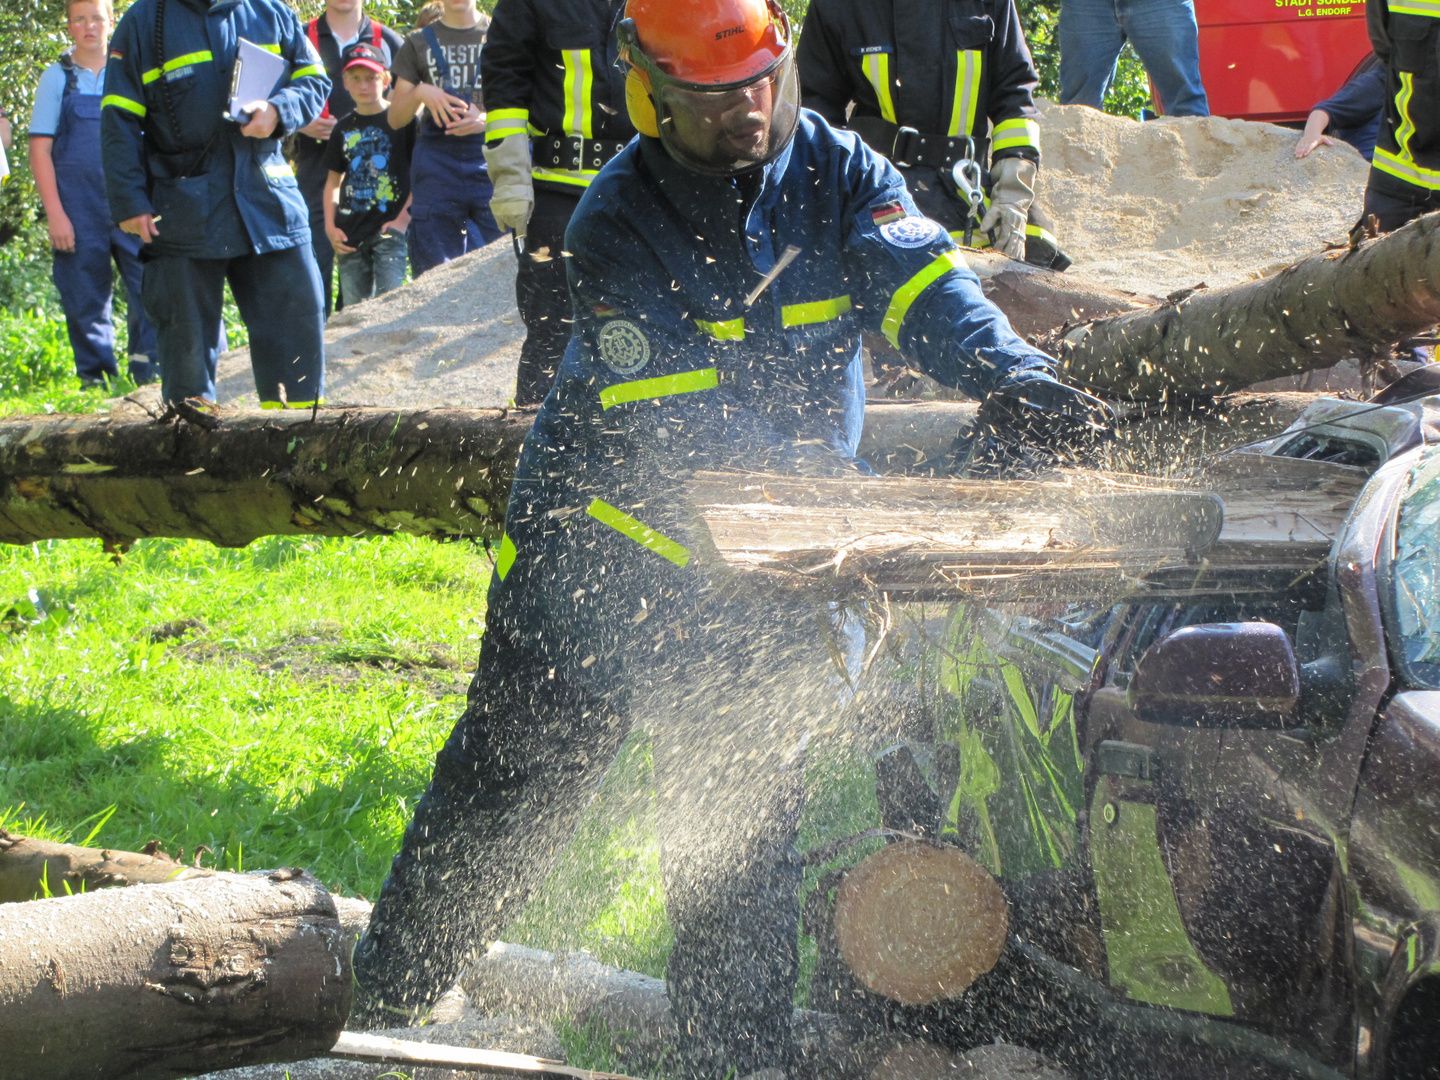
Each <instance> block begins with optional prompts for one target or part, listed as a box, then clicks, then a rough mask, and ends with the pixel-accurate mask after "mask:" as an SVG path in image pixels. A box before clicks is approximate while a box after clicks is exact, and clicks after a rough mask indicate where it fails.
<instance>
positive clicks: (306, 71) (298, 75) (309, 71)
mask: <svg viewBox="0 0 1440 1080" xmlns="http://www.w3.org/2000/svg"><path fill="white" fill-rule="evenodd" d="M324 74H325V69H324V68H323V67H321V66H320V65H319V64H306V65H305V66H304V67H302V68H296V69H295V73H294V74H293V75H291V76H290V81H291V82H294V81H295V80H296V79H303V78H305V76H307V75H324Z"/></svg>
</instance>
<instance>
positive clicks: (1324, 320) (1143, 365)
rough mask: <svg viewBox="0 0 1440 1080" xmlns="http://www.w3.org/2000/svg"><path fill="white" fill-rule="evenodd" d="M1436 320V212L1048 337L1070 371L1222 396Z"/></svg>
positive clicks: (1125, 391)
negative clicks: (1350, 245) (1349, 245)
mask: <svg viewBox="0 0 1440 1080" xmlns="http://www.w3.org/2000/svg"><path fill="white" fill-rule="evenodd" d="M1437 323H1440V214H1428V215H1426V216H1425V217H1422V218H1419V219H1417V220H1415V221H1412V222H1411V223H1410V224H1408V225H1406V226H1405V227H1404V228H1401V229H1397V230H1395V231H1394V232H1392V233H1387V234H1386V235H1385V236H1382V237H1380V238H1379V239H1377V240H1372V241H1369V242H1366V243H1364V244H1362V245H1361V246H1360V247H1358V248H1356V249H1354V250H1349V249H1342V250H1339V251H1331V252H1326V253H1325V254H1322V255H1315V256H1312V257H1311V258H1309V259H1305V260H1304V261H1302V262H1299V263H1296V264H1295V265H1294V266H1291V267H1288V268H1286V269H1284V270H1282V271H1280V272H1279V273H1278V274H1275V275H1274V276H1272V277H1267V278H1262V279H1260V280H1258V281H1247V282H1244V283H1242V284H1240V285H1232V286H1229V287H1227V288H1223V289H1200V290H1197V291H1194V292H1192V293H1189V294H1188V295H1186V296H1183V297H1179V298H1177V299H1176V300H1175V301H1174V302H1167V303H1165V304H1163V305H1161V306H1160V307H1157V308H1152V309H1149V310H1144V311H1134V312H1128V313H1125V314H1120V315H1113V316H1110V317H1108V318H1103V319H1098V320H1096V321H1093V322H1089V323H1086V324H1084V325H1082V326H1078V327H1075V328H1074V329H1071V330H1067V331H1064V332H1062V333H1060V334H1058V335H1057V336H1056V337H1055V338H1053V339H1051V340H1049V341H1045V342H1042V343H1041V344H1042V346H1043V347H1046V348H1048V349H1049V350H1050V351H1052V352H1053V353H1055V355H1057V356H1058V357H1060V359H1061V360H1062V362H1063V363H1064V365H1065V370H1066V371H1067V372H1068V373H1069V375H1070V377H1071V378H1074V379H1076V380H1079V381H1080V382H1081V383H1083V384H1086V385H1088V386H1092V387H1095V388H1098V389H1099V390H1100V391H1101V392H1102V393H1106V394H1111V395H1115V396H1118V397H1121V398H1127V399H1131V400H1135V401H1162V400H1165V398H1166V397H1167V396H1169V395H1175V394H1180V395H1217V394H1224V393H1228V392H1230V391H1232V390H1237V389H1240V388H1242V387H1245V386H1251V385H1253V384H1255V383H1258V382H1263V381H1265V380H1267V379H1275V378H1280V377H1281V376H1284V375H1297V374H1299V373H1301V372H1304V371H1310V370H1313V369H1317V368H1328V367H1332V366H1333V365H1335V364H1337V363H1339V362H1340V361H1341V360H1346V359H1349V358H1351V357H1358V358H1361V359H1366V358H1370V357H1378V356H1383V355H1385V354H1387V353H1388V352H1389V350H1390V348H1391V347H1392V346H1394V345H1395V343H1396V342H1399V341H1403V340H1405V339H1406V338H1409V337H1413V336H1415V335H1417V334H1420V333H1423V332H1424V331H1427V330H1429V329H1430V328H1431V327H1433V326H1435V325H1436V324H1437Z"/></svg>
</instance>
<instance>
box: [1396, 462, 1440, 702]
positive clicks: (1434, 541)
mask: <svg viewBox="0 0 1440 1080" xmlns="http://www.w3.org/2000/svg"><path fill="white" fill-rule="evenodd" d="M1391 566H1392V571H1393V577H1394V581H1395V615H1396V628H1397V630H1398V631H1399V635H1400V642H1399V651H1400V652H1401V654H1402V656H1403V658H1404V664H1405V667H1406V669H1407V674H1408V675H1409V676H1410V679H1411V681H1414V682H1418V683H1422V684H1424V685H1426V686H1429V687H1432V688H1440V449H1431V450H1428V451H1426V453H1425V454H1424V456H1422V457H1421V459H1420V461H1419V463H1418V464H1416V466H1415V468H1414V469H1412V470H1411V472H1410V479H1409V489H1408V493H1407V494H1406V495H1405V497H1404V498H1403V499H1402V500H1401V503H1400V514H1399V517H1398V518H1397V520H1396V525H1395V556H1394V561H1393V562H1392V564H1391Z"/></svg>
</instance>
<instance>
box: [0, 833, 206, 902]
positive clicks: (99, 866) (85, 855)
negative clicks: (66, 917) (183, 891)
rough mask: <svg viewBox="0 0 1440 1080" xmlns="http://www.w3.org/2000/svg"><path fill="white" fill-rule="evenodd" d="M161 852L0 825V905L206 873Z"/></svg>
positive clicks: (154, 883) (199, 868) (197, 875)
mask: <svg viewBox="0 0 1440 1080" xmlns="http://www.w3.org/2000/svg"><path fill="white" fill-rule="evenodd" d="M213 873H214V871H213V870H206V869H204V868H203V867H199V866H186V865H185V864H184V863H181V862H177V861H175V860H174V859H172V858H171V857H170V856H169V855H166V854H165V853H164V852H163V851H160V850H158V848H157V849H156V850H154V851H116V850H114V849H112V848H92V847H81V846H80V845H78V844H58V843H55V842H54V841H51V840H37V839H36V838H35V837H33V836H19V835H17V834H15V833H11V832H7V831H6V830H4V829H0V904H9V903H16V902H23V901H25V900H34V899H36V898H38V897H41V896H43V895H45V894H46V893H47V892H48V894H49V895H51V896H69V895H73V894H75V893H81V892H94V891H95V890H96V889H108V888H112V887H114V886H117V885H158V884H160V883H162V882H166V881H183V880H186V879H187V878H195V877H209V876H210V875H211V874H213Z"/></svg>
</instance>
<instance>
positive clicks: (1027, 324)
mask: <svg viewBox="0 0 1440 1080" xmlns="http://www.w3.org/2000/svg"><path fill="white" fill-rule="evenodd" d="M962 250H963V253H964V255H965V263H966V265H967V266H969V267H970V269H971V270H973V271H974V272H975V276H976V277H978V278H979V279H980V287H981V288H982V289H983V290H984V291H985V296H986V297H987V298H988V299H989V300H990V302H991V303H992V304H994V305H995V306H996V307H998V308H999V309H1000V310H1001V311H1003V312H1004V313H1005V317H1006V318H1007V319H1009V320H1010V325H1011V326H1013V327H1014V328H1015V332H1016V333H1017V334H1019V335H1021V336H1022V337H1029V338H1035V337H1040V336H1043V335H1045V334H1048V333H1050V332H1051V331H1053V330H1056V329H1058V328H1059V327H1062V326H1066V325H1070V326H1073V325H1074V324H1075V323H1080V322H1087V321H1089V320H1091V319H1103V318H1105V317H1107V316H1110V315H1118V314H1120V313H1121V312H1125V311H1142V310H1145V309H1147V308H1151V307H1154V306H1155V305H1157V304H1160V303H1163V301H1162V300H1161V299H1160V297H1158V296H1148V295H1146V294H1144V293H1134V292H1129V291H1127V290H1125V289H1116V288H1114V287H1112V286H1109V285H1102V284H1100V282H1098V281H1090V280H1089V279H1087V278H1086V277H1085V276H1084V275H1083V274H1076V273H1064V274H1057V273H1056V272H1055V271H1053V270H1042V269H1041V268H1040V267H1038V266H1031V265H1030V264H1029V263H1025V262H1017V261H1016V260H1014V259H1007V258H1006V257H1005V256H1004V255H1000V254H998V253H996V252H994V251H976V250H974V249H972V248H964V249H962Z"/></svg>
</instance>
